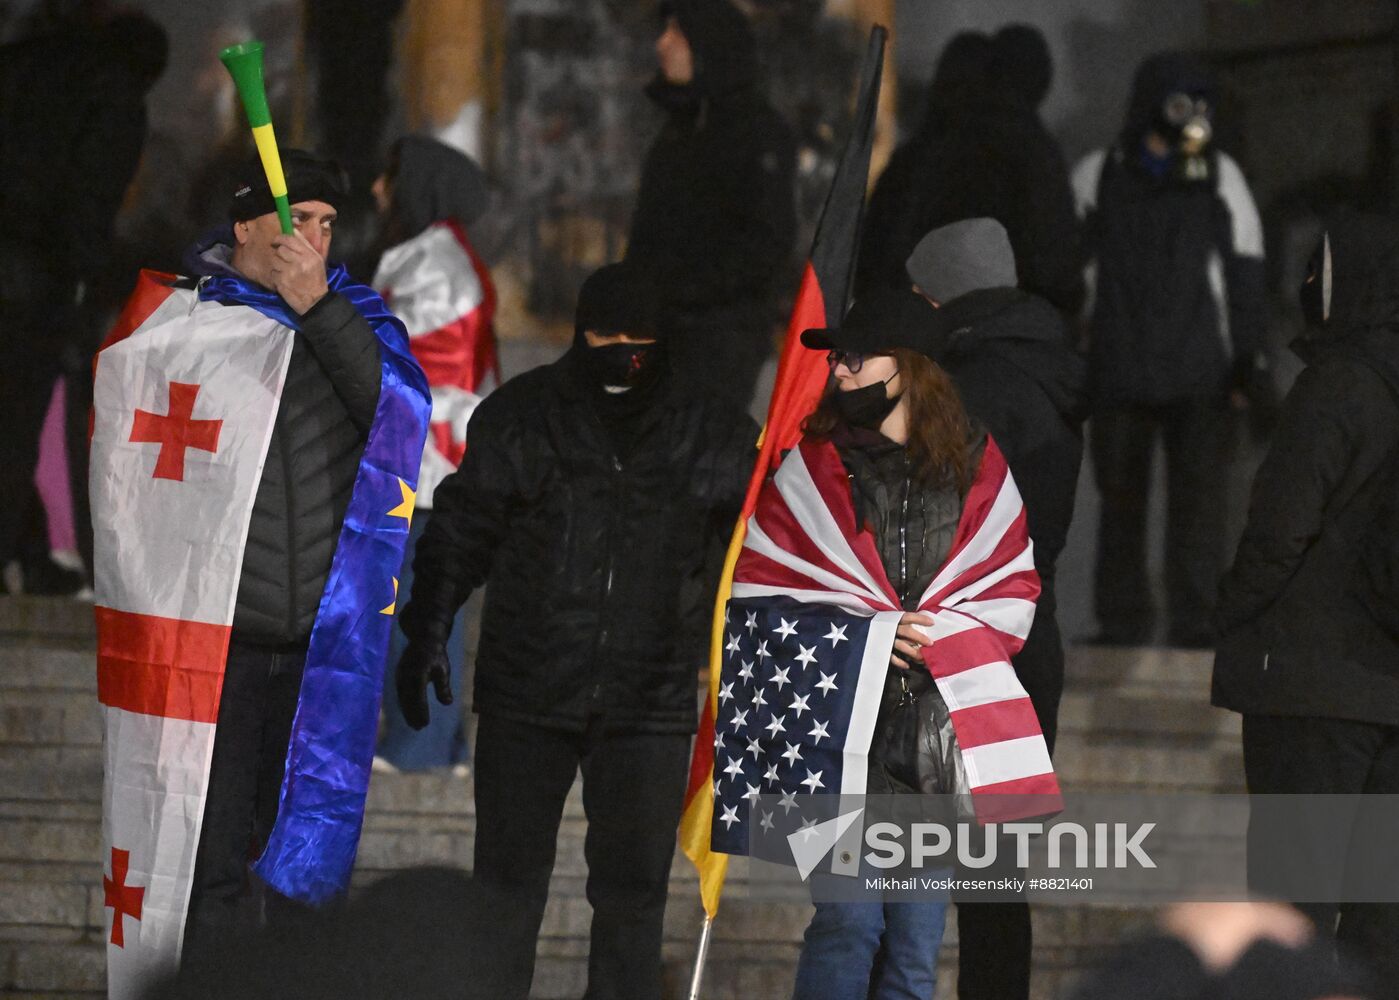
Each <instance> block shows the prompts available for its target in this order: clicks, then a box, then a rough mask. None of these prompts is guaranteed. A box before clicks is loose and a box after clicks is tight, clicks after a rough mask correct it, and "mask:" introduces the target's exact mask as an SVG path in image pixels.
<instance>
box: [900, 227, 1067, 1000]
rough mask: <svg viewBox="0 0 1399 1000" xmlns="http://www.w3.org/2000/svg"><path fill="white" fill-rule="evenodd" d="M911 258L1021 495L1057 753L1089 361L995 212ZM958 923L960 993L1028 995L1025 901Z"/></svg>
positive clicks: (1030, 660) (1049, 733)
mask: <svg viewBox="0 0 1399 1000" xmlns="http://www.w3.org/2000/svg"><path fill="white" fill-rule="evenodd" d="M906 268H907V272H908V276H909V279H910V280H911V281H912V282H913V285H914V288H915V289H917V290H918V291H920V292H922V293H923V295H925V296H926V297H927V298H929V299H930V300H932V301H934V302H936V303H937V304H938V306H939V308H938V310H937V312H936V313H935V314H934V315H935V316H936V320H935V321H934V322H935V326H936V331H935V336H934V343H935V344H936V346H935V347H934V349H933V352H932V353H933V357H934V360H936V361H937V362H938V364H940V365H941V366H942V367H943V368H944V369H945V370H946V371H947V373H948V374H949V375H951V376H952V380H953V382H954V383H955V384H956V386H957V391H958V392H959V393H960V394H961V396H962V402H963V405H964V406H965V407H966V410H967V413H968V414H969V415H970V416H971V417H972V418H973V419H975V420H977V421H979V422H980V423H981V424H983V425H984V426H985V427H986V428H987V430H989V431H990V432H991V435H992V436H993V437H994V438H995V439H996V442H997V443H998V444H999V445H1000V447H1001V450H1002V451H1003V452H1004V453H1005V457H1006V462H1007V463H1008V464H1009V465H1010V471H1011V475H1013V476H1014V477H1015V482H1016V484H1017V485H1018V486H1019V487H1020V493H1021V496H1022V498H1023V499H1024V501H1025V513H1026V517H1027V519H1028V522H1029V529H1030V538H1031V540H1032V541H1033V542H1034V545H1035V569H1036V570H1037V571H1038V572H1039V575H1040V583H1041V587H1042V590H1041V591H1040V599H1039V603H1038V605H1037V606H1036V611H1035V622H1034V626H1033V627H1032V628H1031V629H1030V634H1029V637H1028V638H1027V639H1026V641H1025V646H1024V648H1023V649H1022V650H1021V651H1020V652H1019V653H1018V654H1017V655H1016V656H1015V658H1014V660H1013V665H1014V667H1015V672H1016V674H1017V675H1018V676H1019V678H1020V682H1021V684H1023V685H1024V687H1025V691H1026V693H1027V694H1029V696H1030V701H1031V703H1032V704H1033V705H1034V707H1035V712H1036V714H1037V715H1038V716H1039V720H1040V728H1041V729H1043V731H1044V738H1045V742H1046V743H1047V744H1048V745H1049V749H1050V752H1051V753H1052V752H1053V750H1054V737H1055V732H1056V728H1057V722H1058V714H1059V696H1060V694H1061V693H1062V691H1063V688H1064V648H1063V642H1062V640H1061V637H1060V634H1059V622H1058V620H1057V617H1056V614H1055V609H1056V603H1055V588H1054V570H1055V563H1056V561H1057V560H1058V557H1059V552H1060V551H1061V550H1062V549H1063V547H1064V540H1065V538H1066V537H1067V536H1068V531H1069V522H1070V521H1071V520H1072V518H1073V510H1074V491H1075V488H1076V486H1077V482H1078V469H1079V463H1080V461H1081V459H1082V456H1083V438H1082V434H1081V430H1080V428H1081V424H1082V421H1083V414H1084V410H1085V405H1084V395H1083V383H1084V371H1083V363H1082V362H1081V361H1080V359H1079V358H1078V356H1077V355H1076V354H1074V352H1073V351H1071V350H1070V349H1069V348H1068V347H1066V346H1065V337H1064V323H1063V320H1062V319H1061V317H1060V313H1059V311H1058V310H1056V309H1055V308H1054V307H1053V306H1051V305H1050V304H1049V303H1048V302H1047V301H1045V300H1044V299H1042V298H1040V297H1038V296H1036V295H1033V294H1030V293H1029V292H1024V291H1019V290H1017V288H1016V285H1017V268H1016V260H1015V255H1014V253H1013V251H1012V250H1011V244H1010V239H1009V237H1008V236H1007V235H1006V231H1005V228H1004V227H1003V226H1002V225H1001V224H1000V223H999V222H997V221H995V220H994V219H987V218H978V219H966V220H963V221H961V222H954V223H952V224H951V225H948V226H942V227H941V228H939V229H934V230H933V231H932V232H930V233H928V234H927V235H926V236H924V237H923V238H922V240H920V241H919V243H918V245H917V246H916V247H914V250H913V253H912V254H910V255H909V258H908V262H907V264H906ZM1003 853H1004V852H1003ZM1008 874H1013V873H1008ZM957 928H958V940H959V941H960V951H959V954H960V962H961V966H960V970H959V978H958V995H959V996H962V997H978V998H979V997H996V998H1018V997H1024V998H1028V997H1029V989H1030V948H1031V936H1030V908H1029V906H1028V904H1026V903H1025V902H1024V901H1023V900H1021V901H1017V902H994V903H966V904H959V905H958V907H957Z"/></svg>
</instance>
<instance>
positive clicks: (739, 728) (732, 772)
mask: <svg viewBox="0 0 1399 1000" xmlns="http://www.w3.org/2000/svg"><path fill="white" fill-rule="evenodd" d="M1039 589H1040V587H1039V577H1038V576H1037V575H1036V573H1035V569H1034V560H1033V556H1032V549H1031V544H1030V539H1029V534H1028V532H1027V530H1026V525H1025V508H1024V505H1023V504H1022V503H1021V500H1020V493H1019V491H1018V490H1017V489H1016V486H1015V481H1014V480H1013V479H1012V478H1011V476H1010V471H1009V469H1008V468H1007V466H1006V462H1005V458H1004V457H1003V456H1002V455H1001V452H1000V449H999V448H997V447H996V444H995V442H994V441H992V440H990V439H988V440H987V444H986V450H985V453H984V456H983V458H982V461H981V466H980V468H979V469H978V471H977V475H976V478H975V480H974V482H973V483H972V487H971V489H970V491H969V492H968V494H967V498H966V502H965V505H964V507H963V511H962V517H961V520H960V522H959V524H958V527H957V532H956V535H955V537H954V539H953V543H952V550H951V553H950V554H949V556H948V559H947V561H946V562H945V563H944V564H943V566H942V567H941V569H940V570H939V571H938V573H937V575H936V576H935V577H934V579H933V581H932V583H931V584H930V585H929V587H928V589H927V590H926V591H925V592H924V594H923V596H922V599H921V600H920V601H919V605H918V609H919V610H920V611H923V612H926V613H928V614H930V615H932V617H933V619H934V625H933V626H932V627H931V628H930V629H929V630H928V632H929V636H930V638H931V639H932V644H931V645H929V646H925V647H924V649H923V662H924V664H925V665H926V666H927V667H928V669H929V671H930V672H931V673H932V675H933V678H934V679H935V681H936V682H937V687H938V691H939V692H940V693H941V695H942V697H943V699H944V701H946V703H947V706H948V709H949V711H950V713H951V718H952V725H953V730H954V732H955V734H956V739H957V743H958V748H959V753H960V754H961V756H962V760H963V762H964V764H965V768H966V774H967V780H968V785H969V787H968V788H967V789H959V791H968V792H970V793H971V796H972V802H973V806H974V808H975V810H976V817H977V819H978V820H979V821H980V822H983V823H987V822H1003V821H1007V820H1013V819H1021V818H1025V817H1026V816H1029V815H1042V814H1044V813H1048V812H1053V811H1055V810H1056V809H1057V808H1058V795H1059V785H1058V781H1057V779H1056V778H1055V776H1054V770H1053V767H1052V765H1051V764H1050V760H1049V752H1048V749H1047V747H1046V746H1045V742H1044V736H1043V734H1042V733H1041V731H1040V725H1039V720H1038V718H1037V717H1036V715H1035V711H1034V708H1033V707H1032V706H1031V704H1030V699H1029V697H1028V696H1027V695H1026V694H1025V690H1024V688H1023V687H1021V685H1020V681H1019V679H1018V678H1017V677H1016V675H1015V671H1014V669H1013V668H1012V667H1011V664H1010V658H1011V657H1012V656H1013V655H1014V654H1015V653H1016V652H1018V651H1019V649H1020V648H1021V646H1022V645H1024V642H1025V636H1026V635H1027V634H1028V633H1029V631H1030V624H1031V622H1032V621H1033V619H1034V611H1035V606H1034V602H1035V599H1036V598H1037V597H1038V596H1039ZM902 614H903V612H902V610H901V609H900V607H899V602H898V600H897V597H896V596H895V593H894V590H893V587H892V586H891V585H890V582H889V579H888V576H887V574H886V573H885V572H884V568H883V566H882V564H881V562H880V559H879V554H878V552H877V551H876V548H875V543H874V538H873V536H872V535H870V534H869V532H866V531H860V530H857V526H856V521H855V510H854V505H853V502H852V500H851V497H850V488H849V485H848V482H847V478H846V474H845V468H844V466H843V464H842V463H841V460H840V456H839V455H838V454H837V453H836V449H835V447H834V446H833V445H831V444H829V443H827V442H815V441H803V442H802V443H801V445H800V446H799V447H798V448H796V449H794V450H793V451H792V452H791V453H790V454H788V456H787V458H786V459H785V460H784V461H783V463H782V466H781V467H780V468H779V469H778V471H777V474H776V475H775V476H774V477H773V479H772V480H771V481H770V482H769V483H768V484H767V485H766V486H765V487H764V488H763V492H762V494H761V496H760V497H759V499H758V504H757V508H756V510H755V511H754V513H753V516H752V517H751V518H750V520H749V522H748V532H747V537H746V540H745V542H744V546H743V552H742V554H741V556H740V557H739V561H738V565H737V568H736V570H735V572H734V585H733V595H732V599H731V600H730V601H729V608H728V624H727V627H726V630H725V631H726V640H727V642H726V645H725V647H724V662H723V669H722V672H721V676H720V682H719V683H720V686H719V700H720V703H721V705H720V710H719V713H718V716H717V719H716V724H715V735H714V743H715V766H714V796H715V808H714V826H713V832H712V844H713V847H714V849H715V850H718V851H723V852H725V853H728V854H746V853H748V851H747V845H748V830H747V829H746V827H747V826H748V816H747V812H748V809H747V806H748V804H749V802H750V801H753V800H756V798H757V796H758V795H780V796H781V797H782V798H781V803H782V806H783V807H784V808H786V807H787V806H788V804H789V803H790V804H791V805H792V806H796V805H797V802H798V799H799V797H800V796H802V795H811V794H817V793H823V794H824V793H837V794H842V795H860V794H863V793H864V791H865V780H866V769H867V762H868V754H869V747H870V742H871V739H872V737H873V734H874V724H875V718H876V716H877V714H878V711H879V701H880V695H881V692H882V691H883V687H884V678H885V674H886V673H887V671H888V669H889V657H890V653H891V651H892V648H893V643H894V636H895V632H896V630H897V628H898V622H899V618H900V617H901V616H902ZM1029 796H1034V797H1035V798H1033V799H1030V798H1028V797H1029ZM758 821H759V823H763V824H764V825H766V824H767V823H770V822H771V817H770V816H769V815H767V814H762V815H760V816H759V819H758Z"/></svg>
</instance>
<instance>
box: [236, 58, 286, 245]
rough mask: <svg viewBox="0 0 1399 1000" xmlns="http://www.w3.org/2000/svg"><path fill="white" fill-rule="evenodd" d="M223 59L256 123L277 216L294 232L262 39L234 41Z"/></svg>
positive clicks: (256, 138) (252, 123) (254, 127)
mask: <svg viewBox="0 0 1399 1000" xmlns="http://www.w3.org/2000/svg"><path fill="white" fill-rule="evenodd" d="M219 59H221V60H222V61H223V64H224V65H225V66H227V67H228V73H229V75H230V76H232V77H233V85H234V86H235V87H237V88H238V96H239V97H240V98H241V99H242V101H243V110H244V111H246V112H247V113H248V124H249V125H250V126H252V130H253V141H254V142H255V143H257V155H258V157H259V158H260V159H261V160H262V169H263V170H264V171H266V173H267V186H268V187H269V188H271V190H272V198H273V200H274V201H275V202H276V203H277V218H278V220H280V221H281V223H282V232H283V233H286V234H288V235H290V234H291V203H290V202H288V201H287V179H286V176H285V175H284V174H283V173H282V156H281V154H280V153H278V152H277V136H276V134H275V133H273V131H272V112H271V111H269V110H268V108H267V87H266V86H265V85H264V84H263V82H262V43H261V42H243V43H242V44H240V45H230V46H229V47H228V48H226V49H224V50H223V51H222V52H220V53H219Z"/></svg>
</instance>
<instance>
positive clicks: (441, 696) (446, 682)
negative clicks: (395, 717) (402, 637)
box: [394, 640, 452, 729]
mask: <svg viewBox="0 0 1399 1000" xmlns="http://www.w3.org/2000/svg"><path fill="white" fill-rule="evenodd" d="M394 676H395V682H396V684H397V687H398V707H399V710H400V711H402V712H403V719H404V721H405V722H407V723H408V725H410V726H412V727H413V728H414V729H422V728H423V727H425V726H426V725H427V723H428V707H427V684H428V681H432V687H433V690H434V691H435V692H436V694H437V700H438V701H439V702H440V703H441V704H443V705H450V704H451V703H452V681H451V676H452V665H451V662H450V661H449V660H448V659H447V648H446V646H444V645H443V644H442V643H441V642H434V641H426V642H425V641H422V640H409V642H408V648H407V649H405V650H404V651H403V655H402V656H401V657H399V659H398V669H397V670H396V671H395V675H394Z"/></svg>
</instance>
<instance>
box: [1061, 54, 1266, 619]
mask: <svg viewBox="0 0 1399 1000" xmlns="http://www.w3.org/2000/svg"><path fill="white" fill-rule="evenodd" d="M1215 106H1216V98H1215V90H1214V87H1213V84H1212V83H1211V82H1210V78H1209V76H1208V73H1207V72H1206V70H1205V68H1204V67H1203V66H1201V65H1200V64H1198V63H1197V62H1195V61H1194V60H1193V59H1191V58H1189V57H1187V56H1185V55H1182V54H1179V53H1170V52H1168V53H1161V54H1158V55H1154V56H1152V57H1150V58H1149V59H1147V60H1146V61H1145V62H1144V63H1143V64H1142V66H1141V68H1140V69H1139V70H1138V71H1137V76H1136V80H1135V82H1134V84H1133V91H1132V99H1131V104H1130V108H1129V111H1128V115H1127V122H1126V125H1125V126H1124V128H1123V130H1122V132H1121V133H1120V135H1119V136H1118V139H1117V141H1116V142H1115V143H1114V144H1113V145H1112V146H1111V147H1109V148H1107V149H1102V150H1099V151H1097V152H1095V153H1092V154H1090V155H1089V156H1087V157H1086V158H1084V159H1083V160H1082V161H1081V162H1080V163H1079V164H1078V166H1077V167H1076V168H1075V170H1074V174H1073V186H1074V193H1075V197H1076V200H1077V203H1078V209H1079V213H1080V215H1081V217H1082V218H1083V219H1084V228H1085V233H1084V239H1085V244H1086V249H1087V253H1088V257H1089V271H1088V278H1089V285H1090V288H1091V290H1092V295H1091V303H1090V306H1089V309H1088V328H1087V338H1088V344H1087V347H1088V361H1089V394H1090V399H1091V406H1092V414H1093V416H1092V420H1091V422H1090V425H1089V453H1090V454H1091V456H1092V459H1093V466H1094V473H1095V476H1096V479H1097V485H1098V489H1099V492H1100V493H1101V497H1102V509H1101V519H1100V524H1099V535H1098V557H1097V565H1096V580H1095V605H1096V608H1095V609H1096V611H1097V616H1098V622H1099V626H1100V628H1101V633H1100V635H1099V640H1100V641H1102V642H1106V643H1110V644H1124V645H1139V644H1146V643H1149V642H1151V641H1152V639H1153V638H1154V632H1155V628H1154V626H1155V621H1154V618H1155V609H1154V608H1153V607H1152V601H1151V587H1150V585H1149V583H1148V580H1147V557H1146V513H1147V501H1148V497H1149V495H1150V479H1151V468H1152V455H1153V452H1154V449H1155V444H1156V440H1157V438H1160V439H1161V441H1162V443H1163V445H1164V448H1165V454H1166V480H1167V495H1168V503H1167V510H1166V538H1165V577H1166V579H1165V591H1166V601H1167V618H1168V621H1167V626H1168V627H1167V640H1168V642H1169V643H1170V644H1172V645H1176V646H1183V647H1203V646H1208V645H1210V644H1211V642H1212V638H1213V637H1212V635H1211V632H1210V629H1209V620H1210V614H1211V612H1212V611H1213V608H1214V596H1215V587H1216V584H1217V581H1218V577H1219V571H1220V569H1221V568H1222V562H1223V558H1224V551H1223V549H1224V545H1225V540H1224V532H1225V528H1226V516H1225V515H1226V502H1227V485H1228V469H1229V466H1230V464H1231V462H1232V459H1233V447H1232V444H1233V439H1234V436H1235V420H1234V419H1233V416H1234V414H1235V413H1236V412H1237V411H1241V410H1244V409H1247V408H1248V407H1249V406H1250V404H1252V403H1259V404H1261V403H1262V402H1263V401H1264V400H1265V399H1266V397H1267V395H1268V386H1269V381H1268V378H1267V372H1266V367H1265V363H1264V360H1263V359H1264V355H1263V353H1262V347H1263V342H1264V334H1265V327H1264V324H1265V316H1264V272H1263V233H1262V226H1261V223H1260V221H1259V217H1258V211H1257V209H1256V208H1255V206H1254V203H1253V198H1252V196H1251V195H1250V193H1249V189H1248V185H1247V183H1246V182H1245V180H1244V176H1243V172H1242V171H1241V170H1240V169H1239V166H1238V164H1237V163H1235V162H1234V160H1232V159H1231V158H1230V157H1229V156H1228V155H1227V154H1226V153H1224V152H1223V151H1222V150H1220V149H1218V148H1216V146H1215V145H1214V143H1213V141H1212V137H1213V117H1214V111H1215Z"/></svg>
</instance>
